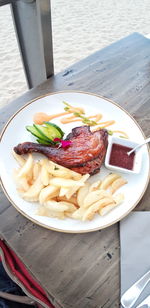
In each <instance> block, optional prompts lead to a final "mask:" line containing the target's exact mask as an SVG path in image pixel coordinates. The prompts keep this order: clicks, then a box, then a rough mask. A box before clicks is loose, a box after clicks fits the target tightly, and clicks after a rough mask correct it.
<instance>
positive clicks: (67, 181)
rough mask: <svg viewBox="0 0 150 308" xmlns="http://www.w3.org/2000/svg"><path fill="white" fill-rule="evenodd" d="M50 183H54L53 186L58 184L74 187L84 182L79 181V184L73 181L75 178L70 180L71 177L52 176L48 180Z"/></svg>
mask: <svg viewBox="0 0 150 308" xmlns="http://www.w3.org/2000/svg"><path fill="white" fill-rule="evenodd" d="M49 183H50V184H51V185H55V186H58V187H67V188H70V187H74V186H79V187H80V186H83V185H84V183H83V182H80V184H79V181H75V180H71V179H63V178H52V179H50V182H49Z"/></svg>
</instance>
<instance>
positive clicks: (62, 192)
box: [59, 187, 69, 197]
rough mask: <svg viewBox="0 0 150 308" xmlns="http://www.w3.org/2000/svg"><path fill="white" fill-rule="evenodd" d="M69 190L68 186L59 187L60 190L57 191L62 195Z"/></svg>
mask: <svg viewBox="0 0 150 308" xmlns="http://www.w3.org/2000/svg"><path fill="white" fill-rule="evenodd" d="M68 191H69V188H68V187H61V188H60V191H59V197H63V196H65V195H66V194H67V192H68Z"/></svg>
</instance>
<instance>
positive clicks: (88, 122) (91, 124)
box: [74, 112, 97, 126]
mask: <svg viewBox="0 0 150 308" xmlns="http://www.w3.org/2000/svg"><path fill="white" fill-rule="evenodd" d="M74 115H75V116H76V117H78V118H81V119H82V123H84V124H88V125H90V126H94V125H97V122H95V121H91V120H89V119H88V118H87V117H84V116H82V115H81V114H80V113H79V112H74Z"/></svg>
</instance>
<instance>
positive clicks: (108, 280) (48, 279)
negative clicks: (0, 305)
mask: <svg viewBox="0 0 150 308" xmlns="http://www.w3.org/2000/svg"><path fill="white" fill-rule="evenodd" d="M59 90H82V91H86V92H93V93H96V94H100V95H103V96H104V97H107V98H110V99H112V100H114V101H116V102H117V103H119V104H120V105H121V106H122V107H124V108H125V109H126V110H127V111H128V112H130V114H132V115H133V116H134V118H135V119H136V120H137V122H138V123H139V124H140V126H141V127H142V129H143V131H144V133H145V135H146V136H148V135H150V40H149V39H146V38H145V37H143V36H142V35H140V34H138V33H135V34H132V35H130V36H128V37H127V38H124V39H122V40H120V41H118V42H116V43H115V44H112V45H111V46H108V47H107V48H105V49H103V50H100V51H98V52H97V53H95V54H93V55H91V56H90V57H88V58H86V59H84V60H82V61H80V62H79V63H76V64H75V65H73V66H72V67H70V68H68V69H67V70H66V71H64V72H62V73H59V74H58V75H56V76H54V77H52V78H50V79H49V80H48V81H46V82H45V83H43V84H42V85H40V86H39V87H37V88H34V89H32V90H30V91H29V92H27V93H26V94H25V95H23V96H22V97H20V98H18V99H16V100H15V101H13V102H12V103H11V104H10V105H8V106H7V107H5V108H3V109H2V110H1V117H0V121H1V127H3V125H4V124H5V122H6V121H7V120H8V118H9V117H10V116H11V115H12V114H13V113H14V112H15V111H16V110H17V109H18V108H19V107H21V106H23V105H24V104H25V103H27V102H28V101H29V100H31V99H33V98H35V97H37V96H40V95H42V94H45V93H49V92H55V91H59ZM149 188H150V187H148V189H147V191H146V193H145V195H144V197H143V198H142V200H141V201H140V202H139V205H138V206H137V207H136V210H149V206H150V189H149ZM0 198H1V199H0V201H1V202H0V213H1V215H0V235H1V237H2V238H4V239H5V240H6V242H7V244H8V245H9V246H10V247H11V248H12V249H13V250H14V251H15V252H16V253H17V255H18V256H19V257H20V258H21V260H22V261H23V262H24V264H25V265H26V267H27V268H28V270H29V271H30V272H31V273H32V275H33V276H34V277H35V278H36V279H37V280H38V281H39V282H40V283H41V285H42V286H43V287H44V288H45V290H46V291H47V292H48V293H49V295H50V297H51V300H52V302H53V303H54V305H55V306H56V307H63V308H71V307H73V308H96V307H97V308H102V307H103V308H108V307H110V308H114V307H119V297H120V285H119V283H120V281H119V261H120V260H119V224H115V225H113V226H111V227H109V228H106V229H103V230H100V231H97V232H92V233H86V234H65V233H59V232H54V231H50V230H47V229H44V228H42V227H39V226H37V225H35V224H34V223H32V222H30V221H29V220H27V219H26V218H24V217H23V216H22V215H20V214H19V213H18V212H17V211H16V210H15V208H14V207H13V206H11V204H10V203H9V201H8V200H7V199H6V197H5V196H4V194H3V193H2V192H1V194H0Z"/></svg>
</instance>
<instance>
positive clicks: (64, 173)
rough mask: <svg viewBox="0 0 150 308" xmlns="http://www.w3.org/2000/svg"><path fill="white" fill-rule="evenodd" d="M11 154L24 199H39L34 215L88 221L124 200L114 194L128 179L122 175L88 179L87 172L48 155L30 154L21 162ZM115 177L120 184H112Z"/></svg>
mask: <svg viewBox="0 0 150 308" xmlns="http://www.w3.org/2000/svg"><path fill="white" fill-rule="evenodd" d="M13 155H14V158H15V159H16V160H17V162H18V165H19V167H18V169H16V170H15V171H14V180H15V182H16V186H17V191H18V193H19V195H20V197H21V198H23V199H24V200H26V201H28V202H32V203H33V202H38V203H39V206H38V210H37V212H36V214H37V215H40V216H47V217H52V218H58V219H64V218H67V217H69V218H72V219H79V220H82V221H87V220H91V219H93V218H94V217H95V214H99V215H101V216H104V215H106V214H107V213H108V212H110V211H111V210H112V209H114V208H115V207H116V206H117V205H119V204H120V203H122V202H123V200H124V195H123V194H122V193H118V194H116V193H115V194H114V191H115V192H116V190H117V189H118V188H120V187H121V185H124V184H126V183H127V181H126V180H125V179H123V178H122V176H121V175H117V174H115V173H114V174H109V175H107V176H106V177H105V178H104V179H100V180H98V181H96V182H94V183H90V182H88V179H89V177H90V175H89V174H84V175H81V174H80V173H77V172H75V171H73V170H70V169H68V168H65V167H63V166H61V165H58V164H56V163H54V162H52V161H50V160H48V159H47V158H45V159H41V160H38V161H37V160H34V158H33V156H32V154H29V155H28V157H27V159H24V158H23V159H24V161H23V160H21V163H20V157H19V155H17V154H16V153H15V152H14V153H13ZM29 167H30V168H29ZM117 180H120V183H121V185H115V182H116V181H117ZM114 188H115V189H114ZM33 206H34V205H33Z"/></svg>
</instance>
